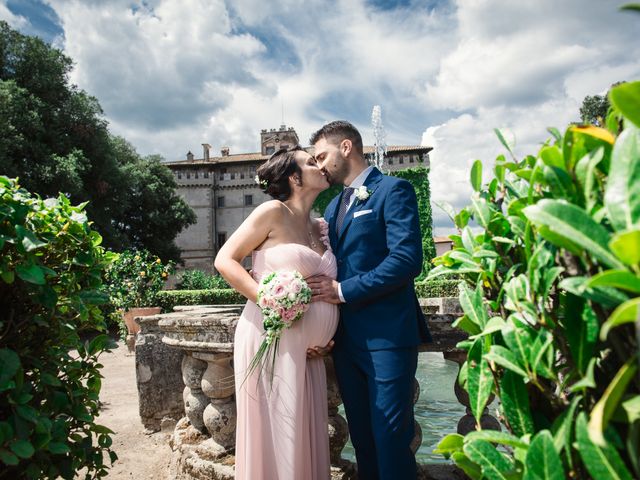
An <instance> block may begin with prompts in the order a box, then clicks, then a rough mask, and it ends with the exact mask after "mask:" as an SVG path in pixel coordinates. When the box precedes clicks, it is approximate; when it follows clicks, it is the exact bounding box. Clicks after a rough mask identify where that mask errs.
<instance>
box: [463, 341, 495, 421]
mask: <svg viewBox="0 0 640 480" xmlns="http://www.w3.org/2000/svg"><path fill="white" fill-rule="evenodd" d="M467 366H468V370H467V391H468V392H469V402H470V404H471V411H472V412H473V416H474V417H475V418H476V422H477V423H478V425H480V419H481V418H482V415H483V414H484V409H485V407H486V406H487V402H488V400H489V397H490V396H491V390H492V389H493V375H492V373H491V369H490V368H489V364H488V363H487V361H486V360H485V358H484V338H478V339H477V340H476V341H475V342H473V345H472V346H471V349H470V350H469V354H468V358H467Z"/></svg>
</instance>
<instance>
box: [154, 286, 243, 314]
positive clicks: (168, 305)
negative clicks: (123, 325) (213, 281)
mask: <svg viewBox="0 0 640 480" xmlns="http://www.w3.org/2000/svg"><path fill="white" fill-rule="evenodd" d="M246 301H247V299H246V298H244V297H243V296H242V295H240V294H239V293H238V292H236V291H235V290H234V289H232V288H220V289H212V290H162V291H160V292H158V294H157V295H156V304H157V305H158V306H159V307H161V308H162V311H163V312H165V313H166V312H172V311H173V307H175V306H178V305H229V304H242V303H245V302H246Z"/></svg>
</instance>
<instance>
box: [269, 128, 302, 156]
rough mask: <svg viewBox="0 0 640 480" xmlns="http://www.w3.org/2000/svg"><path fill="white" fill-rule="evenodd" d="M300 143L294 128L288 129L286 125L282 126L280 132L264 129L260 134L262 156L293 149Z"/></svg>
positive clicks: (273, 129)
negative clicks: (281, 149)
mask: <svg viewBox="0 0 640 480" xmlns="http://www.w3.org/2000/svg"><path fill="white" fill-rule="evenodd" d="M299 143H300V140H299V139H298V134H297V133H296V131H295V130H294V129H293V127H289V128H287V126H286V125H280V129H279V130H276V129H275V128H272V129H270V130H267V129H263V130H262V131H261V132H260V152H261V153H262V155H271V154H273V153H274V152H276V151H277V150H279V149H280V148H287V147H293V146H294V145H298V144H299Z"/></svg>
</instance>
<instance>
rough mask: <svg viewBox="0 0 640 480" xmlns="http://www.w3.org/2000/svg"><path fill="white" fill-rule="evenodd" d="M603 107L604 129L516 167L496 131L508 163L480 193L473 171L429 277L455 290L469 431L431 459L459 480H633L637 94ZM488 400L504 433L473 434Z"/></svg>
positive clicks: (557, 144) (570, 132) (639, 399)
mask: <svg viewBox="0 0 640 480" xmlns="http://www.w3.org/2000/svg"><path fill="white" fill-rule="evenodd" d="M610 100H611V103H612V105H613V111H612V112H611V113H610V114H609V115H608V118H607V121H606V125H607V128H606V129H604V128H598V127H595V126H571V127H569V128H568V129H567V131H566V132H565V134H564V135H561V134H560V133H559V132H558V131H557V130H555V129H550V131H551V133H552V134H553V137H554V140H553V141H552V142H547V143H545V144H544V145H543V147H542V148H541V149H540V151H539V152H538V154H537V155H536V156H527V157H525V158H524V159H522V160H517V159H516V158H515V156H514V155H513V153H512V152H511V150H509V146H508V145H507V144H506V142H504V139H503V138H502V137H501V135H500V132H499V131H498V132H497V133H498V136H499V138H500V140H501V141H502V143H503V144H504V145H505V147H506V148H507V149H508V150H509V153H510V154H511V157H512V159H511V160H507V159H505V157H504V156H502V155H501V156H499V157H498V158H497V159H496V165H495V168H494V171H493V174H494V175H493V178H491V181H490V182H489V183H488V185H483V184H482V164H481V163H480V162H479V161H477V162H476V163H475V164H474V165H473V168H472V170H471V183H472V186H473V188H474V190H475V192H476V193H475V194H474V195H473V197H472V199H471V206H469V207H467V208H465V209H464V210H463V211H462V212H460V213H458V214H457V215H456V216H455V218H456V223H457V226H458V228H459V229H460V230H461V234H460V235H452V236H451V238H452V239H453V242H454V249H453V250H452V251H450V252H447V253H445V254H444V255H442V256H441V257H438V258H437V259H436V260H435V263H436V265H437V266H436V267H435V268H434V269H433V270H432V271H431V273H430V278H435V277H438V276H440V275H445V274H451V273H455V274H458V275H462V276H463V277H464V278H465V279H466V280H467V282H462V283H461V284H460V286H459V288H460V295H459V298H460V303H461V305H462V307H463V310H464V313H465V315H464V316H463V317H461V318H459V319H458V320H457V321H456V326H458V327H459V328H461V329H463V330H464V331H465V332H467V333H468V334H469V335H470V337H469V339H468V340H467V341H465V342H463V343H462V344H461V345H460V346H461V347H463V348H465V349H466V350H467V351H468V359H467V362H466V364H465V365H464V367H463V370H462V372H461V383H463V384H464V386H465V388H466V390H467V391H468V392H469V397H470V402H471V409H472V411H473V414H474V416H475V418H476V419H477V422H478V429H479V431H476V432H472V433H470V434H468V435H466V436H465V437H462V436H460V435H457V434H456V435H449V436H447V437H445V438H444V439H443V441H442V442H441V443H440V444H439V446H438V450H439V451H440V452H441V453H443V454H445V455H446V456H451V457H452V458H453V460H454V461H455V462H456V464H458V465H459V466H460V467H461V468H463V469H464V470H465V472H466V473H467V475H469V476H470V477H471V478H474V479H480V478H487V479H493V478H500V479H503V478H510V479H521V478H525V479H530V478H545V479H547V478H553V479H555V478H558V479H563V478H580V479H586V478H594V479H598V480H600V479H613V478H615V479H631V478H632V477H633V478H639V477H640V468H639V465H638V458H639V457H638V452H639V451H640V445H639V442H640V380H639V378H638V375H636V372H637V370H638V359H639V358H638V357H639V355H638V340H637V338H638V337H637V335H638V331H637V330H636V329H634V322H637V321H638V320H637V319H638V318H640V296H639V294H640V187H639V186H640V129H639V128H638V127H640V108H638V106H640V82H635V83H628V84H622V85H619V86H617V87H615V88H613V89H612V91H611V94H610ZM622 123H624V130H622V131H619V127H620V125H622ZM469 217H472V218H473V219H474V220H475V221H476V222H477V223H478V225H480V227H481V228H482V230H481V231H480V233H474V232H473V231H472V230H471V229H470V228H469V226H468V225H467V222H468V220H469ZM468 285H471V286H472V287H469V286H468ZM636 328H637V327H636ZM492 393H495V394H496V396H497V397H498V398H499V400H500V404H501V414H502V416H503V420H504V422H505V423H506V425H507V428H508V430H509V432H508V433H507V432H495V431H490V430H481V429H480V428H481V427H480V417H481V415H482V412H483V411H484V409H485V406H486V404H487V401H488V399H489V397H490V395H491V394H492ZM495 444H498V445H502V446H506V447H508V448H506V449H505V448H500V449H498V448H496V446H495ZM632 472H633V473H632Z"/></svg>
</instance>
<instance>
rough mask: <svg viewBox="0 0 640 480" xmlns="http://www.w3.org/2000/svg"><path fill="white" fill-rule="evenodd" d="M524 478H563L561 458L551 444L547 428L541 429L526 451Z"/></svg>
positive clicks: (551, 439)
mask: <svg viewBox="0 0 640 480" xmlns="http://www.w3.org/2000/svg"><path fill="white" fill-rule="evenodd" d="M525 466H526V470H525V476H524V480H564V479H565V476H564V468H563V467H562V460H560V455H558V452H557V451H556V449H555V447H554V445H553V437H552V436H551V433H550V432H549V430H542V431H541V432H539V433H538V434H537V435H536V436H535V437H533V440H531V446H530V447H529V451H528V452H527V458H526V461H525Z"/></svg>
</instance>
